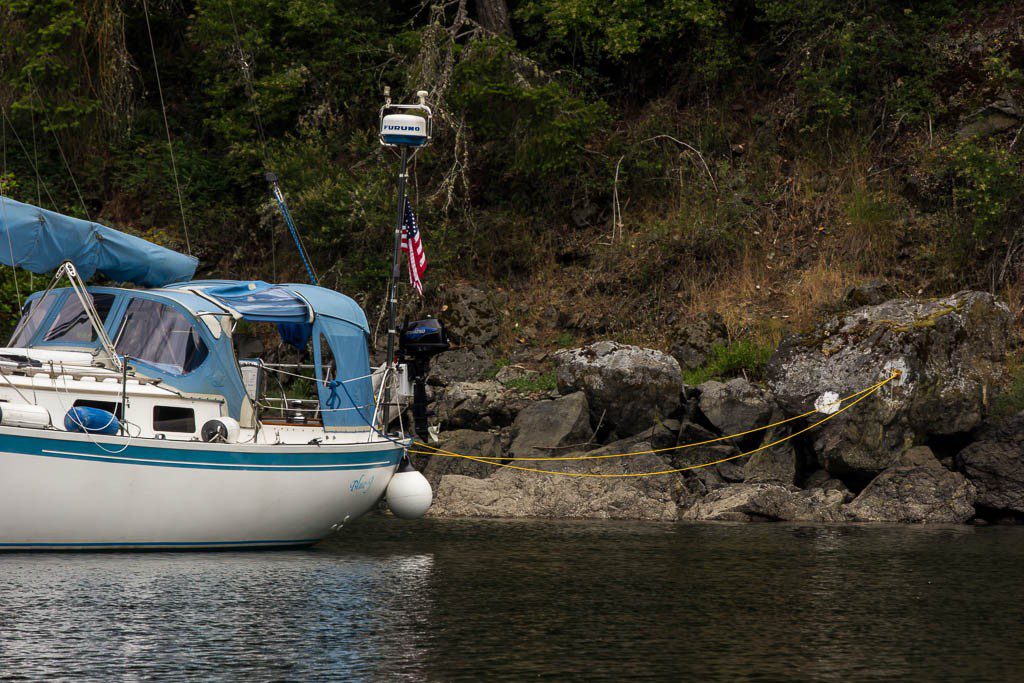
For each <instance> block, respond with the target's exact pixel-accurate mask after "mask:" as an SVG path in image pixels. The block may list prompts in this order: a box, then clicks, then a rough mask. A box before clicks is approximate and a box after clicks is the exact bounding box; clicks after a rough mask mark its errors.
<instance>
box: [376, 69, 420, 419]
mask: <svg viewBox="0 0 1024 683" xmlns="http://www.w3.org/2000/svg"><path fill="white" fill-rule="evenodd" d="M416 98H417V100H419V101H418V102H417V103H416V104H392V103H391V88H389V87H385V88H384V106H383V107H381V108H380V144H382V145H384V146H385V147H397V148H398V154H399V164H398V182H397V183H396V185H397V186H398V187H397V194H396V199H395V233H394V241H393V245H392V250H391V277H390V280H389V281H388V301H387V306H388V344H387V358H386V359H385V361H384V362H385V367H386V371H385V375H384V388H383V402H384V410H383V415H382V417H383V420H384V425H383V427H384V429H383V431H387V427H388V425H389V424H391V409H392V401H393V395H392V384H391V383H392V382H393V380H394V372H395V344H396V342H397V339H398V278H399V276H400V275H401V273H402V262H401V260H400V254H401V249H402V225H403V223H404V222H405V203H406V198H405V187H406V181H407V179H408V167H409V161H410V160H411V159H412V157H414V156H415V155H416V152H418V151H419V149H420V148H421V147H424V146H426V145H427V144H428V143H429V142H430V138H431V135H432V132H433V113H432V112H431V110H430V107H428V106H427V91H426V90H420V91H418V92H417V93H416ZM408 110H416V111H419V112H422V113H424V114H426V116H425V117H424V116H417V115H414V114H406V113H389V112H405V111H408ZM410 148H411V149H412V153H411V154H410V152H409V150H410Z"/></svg>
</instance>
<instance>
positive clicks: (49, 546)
mask: <svg viewBox="0 0 1024 683" xmlns="http://www.w3.org/2000/svg"><path fill="white" fill-rule="evenodd" d="M321 540H323V539H319V538H305V539H299V540H295V541H287V540H259V541H184V542H181V541H166V542H134V541H124V542H111V543H73V542H71V543H4V542H2V541H0V550H36V549H38V550H78V549H95V550H116V549H118V548H125V549H129V548H153V549H174V548H239V547H252V548H267V547H284V546H306V545H313V544H314V543H319V542H320V541H321Z"/></svg>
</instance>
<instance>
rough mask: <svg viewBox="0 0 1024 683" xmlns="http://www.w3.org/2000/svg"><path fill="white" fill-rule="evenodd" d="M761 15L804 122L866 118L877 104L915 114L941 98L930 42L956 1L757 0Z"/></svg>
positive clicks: (938, 62) (936, 62) (902, 113)
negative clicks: (789, 71)
mask: <svg viewBox="0 0 1024 683" xmlns="http://www.w3.org/2000/svg"><path fill="white" fill-rule="evenodd" d="M756 5H757V7H758V9H759V10H760V12H761V20H762V21H763V22H764V23H765V25H766V26H767V27H768V30H769V33H770V35H771V36H772V37H773V40H774V41H775V42H776V43H777V45H778V46H779V49H780V50H781V51H784V52H785V53H786V56H787V57H789V61H788V62H787V64H791V65H793V66H792V68H793V72H794V75H795V77H796V83H797V87H798V88H799V92H800V95H801V97H802V100H803V101H802V103H801V104H802V108H803V109H804V113H805V116H806V120H807V123H808V126H809V127H811V128H814V127H817V126H820V125H822V124H826V123H829V122H833V121H847V122H856V121H858V120H863V119H867V120H872V119H874V118H875V117H876V116H878V115H879V113H880V109H879V107H880V105H882V106H885V107H887V108H888V109H889V110H890V111H891V112H892V113H893V115H894V116H903V117H906V118H909V119H910V120H916V119H917V118H918V117H920V116H922V115H923V114H924V113H926V112H929V111H934V110H936V109H937V108H938V107H939V106H941V105H940V104H939V102H938V98H937V94H936V91H935V81H936V79H937V78H938V76H939V75H940V73H941V55H940V54H939V52H938V50H936V49H935V48H934V46H933V44H932V42H933V40H934V39H935V38H936V37H937V36H938V35H941V32H942V30H943V27H944V24H945V23H946V22H947V21H948V20H949V18H950V17H951V16H954V15H955V14H956V12H957V11H962V10H961V9H960V7H959V5H958V4H957V3H955V2H952V1H951V0H932V1H930V2H906V1H901V2H890V1H889V0H866V1H865V2H857V3H840V2H834V1H833V0H757V2H756Z"/></svg>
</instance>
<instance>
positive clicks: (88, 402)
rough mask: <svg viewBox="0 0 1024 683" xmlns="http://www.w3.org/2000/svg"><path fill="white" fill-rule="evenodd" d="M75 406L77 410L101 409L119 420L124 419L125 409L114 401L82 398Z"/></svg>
mask: <svg viewBox="0 0 1024 683" xmlns="http://www.w3.org/2000/svg"><path fill="white" fill-rule="evenodd" d="M73 405H74V407H75V408H99V409H100V410H105V411H107V412H108V413H113V414H114V415H116V416H117V419H119V420H121V419H123V418H124V409H123V408H122V406H121V403H120V402H117V403H114V402H113V401H96V400H93V399H91V398H80V399H78V400H77V401H75V402H74V404H73Z"/></svg>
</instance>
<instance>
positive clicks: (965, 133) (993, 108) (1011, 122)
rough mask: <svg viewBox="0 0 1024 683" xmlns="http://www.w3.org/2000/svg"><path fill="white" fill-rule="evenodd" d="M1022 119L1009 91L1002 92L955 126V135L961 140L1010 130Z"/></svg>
mask: <svg viewBox="0 0 1024 683" xmlns="http://www.w3.org/2000/svg"><path fill="white" fill-rule="evenodd" d="M1021 120H1024V112H1021V109H1020V107H1018V106H1017V103H1016V102H1015V101H1014V99H1013V96H1012V95H1010V94H1009V93H1002V94H1001V95H1000V96H999V97H997V98H996V99H995V100H994V101H992V102H990V103H989V104H988V106H986V107H985V108H983V109H982V110H981V111H978V112H976V113H974V114H972V115H971V116H970V117H969V118H968V120H966V121H965V122H964V123H962V124H961V125H960V127H959V128H957V131H956V136H957V137H958V138H960V139H961V140H969V139H971V138H977V137H987V136H989V135H996V134H998V133H1003V132H1006V131H1008V130H1012V129H1014V128H1016V127H1017V126H1019V125H1020V122H1021Z"/></svg>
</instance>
